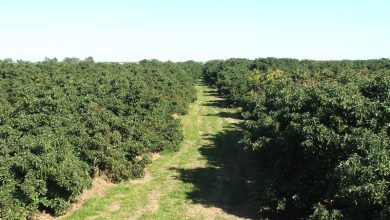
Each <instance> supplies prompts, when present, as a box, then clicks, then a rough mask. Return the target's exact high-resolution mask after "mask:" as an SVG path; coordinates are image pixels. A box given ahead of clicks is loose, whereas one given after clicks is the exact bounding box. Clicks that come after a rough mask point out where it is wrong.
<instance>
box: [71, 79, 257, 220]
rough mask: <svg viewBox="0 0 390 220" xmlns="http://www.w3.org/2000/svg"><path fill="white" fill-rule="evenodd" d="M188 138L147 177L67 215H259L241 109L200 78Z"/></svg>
mask: <svg viewBox="0 0 390 220" xmlns="http://www.w3.org/2000/svg"><path fill="white" fill-rule="evenodd" d="M197 89H198V100H197V101H196V102H195V103H193V104H192V105H191V106H190V109H189V112H188V114H187V115H185V116H180V117H179V119H178V120H181V122H182V124H183V132H184V141H183V143H182V146H181V149H180V151H178V152H174V153H163V154H162V155H161V156H160V157H158V158H157V159H156V160H154V161H153V163H152V164H150V165H149V166H148V168H147V177H146V179H147V180H139V181H137V180H135V181H129V182H126V183H121V184H117V185H113V186H110V188H109V189H108V190H107V192H106V193H105V195H104V196H96V197H92V198H90V199H88V200H86V202H85V203H84V204H83V205H82V207H80V208H79V209H78V210H76V211H75V212H74V213H73V214H71V215H68V216H67V217H66V218H65V219H253V218H256V212H254V211H253V210H256V206H257V204H256V202H255V201H256V200H255V199H253V198H256V195H255V192H256V190H255V186H256V184H255V180H254V179H253V178H252V176H253V168H252V167H254V165H253V164H251V162H250V161H251V160H250V158H249V156H248V154H247V153H246V152H244V151H243V149H242V146H240V145H239V144H238V143H237V142H238V140H239V139H240V138H241V132H240V129H239V122H240V121H239V120H238V119H237V109H232V108H227V106H226V103H225V101H224V100H223V99H221V98H219V97H218V96H217V94H216V93H215V90H213V89H211V88H209V87H207V86H206V85H203V84H200V85H199V86H197Z"/></svg>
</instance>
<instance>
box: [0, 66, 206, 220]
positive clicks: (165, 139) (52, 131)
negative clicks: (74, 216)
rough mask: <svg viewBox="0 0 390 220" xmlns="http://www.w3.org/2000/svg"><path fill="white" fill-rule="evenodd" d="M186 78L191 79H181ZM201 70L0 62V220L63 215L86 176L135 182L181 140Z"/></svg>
mask: <svg viewBox="0 0 390 220" xmlns="http://www.w3.org/2000/svg"><path fill="white" fill-rule="evenodd" d="M189 70H191V71H189ZM201 71H202V65H201V64H199V63H195V62H191V61H189V62H185V63H178V64H175V63H171V62H167V63H162V62H158V61H154V60H152V61H147V60H144V61H141V62H139V63H138V64H115V63H94V62H93V60H86V61H79V60H78V59H69V60H65V61H64V62H57V61H56V60H47V61H44V62H39V63H29V62H23V61H18V62H17V63H14V62H10V61H8V60H5V61H0V103H1V104H0V164H1V166H0V219H25V218H26V217H29V216H31V214H32V213H35V212H37V211H38V210H46V211H49V212H51V213H53V214H55V215H59V214H62V213H64V212H65V211H66V210H67V208H68V207H69V202H70V201H72V200H73V199H74V198H75V196H77V195H78V194H79V193H80V192H81V191H82V190H83V189H85V188H87V187H89V186H90V184H91V177H93V176H94V175H100V174H105V175H107V176H108V177H109V178H110V179H111V180H112V181H121V180H125V179H128V178H133V177H139V176H142V175H143V169H144V166H145V164H146V163H147V162H148V158H147V156H146V154H147V153H148V152H157V151H161V150H164V149H169V150H175V149H177V148H178V146H179V142H180V141H181V140H182V132H181V125H180V123H179V121H177V120H175V119H174V118H173V117H172V115H173V114H177V113H178V114H183V113H185V112H186V109H187V105H188V104H189V103H190V102H192V101H194V100H195V98H196V97H195V95H196V92H195V87H194V85H195V83H196V81H197V77H198V76H199V75H200V74H201Z"/></svg>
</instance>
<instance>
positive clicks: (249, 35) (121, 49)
mask: <svg viewBox="0 0 390 220" xmlns="http://www.w3.org/2000/svg"><path fill="white" fill-rule="evenodd" d="M0 25H1V26H0V28H1V31H0V59H3V58H12V59H14V60H17V59H23V60H31V61H37V60H43V59H44V58H45V57H49V58H53V57H57V58H58V59H63V58H64V57H79V58H85V57H87V56H93V57H94V58H95V60H97V61H138V60H140V59H145V58H147V59H151V58H156V59H160V60H173V61H181V60H188V59H193V60H197V61H206V60H210V59H217V58H218V59H225V58H230V57H243V58H256V57H270V56H272V57H290V58H298V59H322V60H323V59H370V58H381V57H384V58H390V1H389V0H321V1H319V0H294V1H293V0H291V1H287V0H286V1H282V0H267V1H262V0H236V1H229V0H160V1H157V0H142V1H141V0H140V1H131V0H128V1H125V0H123V1H120V0H107V1H99V0H93V1H90V0H87V1H83V0H77V1H76V0H67V1H55V0H51V1H48V0H36V1H21V0H12V1H11V0H8V1H1V2H0Z"/></svg>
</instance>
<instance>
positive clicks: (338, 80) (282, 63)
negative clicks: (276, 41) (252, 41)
mask: <svg viewBox="0 0 390 220" xmlns="http://www.w3.org/2000/svg"><path fill="white" fill-rule="evenodd" d="M204 76H205V78H206V79H207V80H208V81H209V82H211V83H212V84H214V85H216V86H217V87H218V89H219V91H220V92H221V93H222V94H223V95H225V96H226V97H227V98H228V100H230V101H231V102H232V103H235V104H236V105H239V106H241V107H242V108H243V113H242V116H243V118H244V120H245V123H244V130H245V131H244V132H245V138H244V139H243V140H242V142H243V143H245V144H246V146H247V147H249V148H251V149H253V150H254V153H256V158H258V161H259V176H260V178H259V179H260V181H259V184H261V188H262V192H260V198H259V199H260V203H261V207H259V211H260V212H261V214H262V215H263V216H264V217H268V218H278V219H279V218H282V219H299V218H304V219H307V218H311V219H389V218H390V137H389V135H390V60H387V59H381V60H367V61H308V60H303V61H298V60H293V59H275V58H266V59H256V60H254V61H250V60H244V59H230V60H227V61H220V60H215V61H210V62H208V63H206V64H205V67H204Z"/></svg>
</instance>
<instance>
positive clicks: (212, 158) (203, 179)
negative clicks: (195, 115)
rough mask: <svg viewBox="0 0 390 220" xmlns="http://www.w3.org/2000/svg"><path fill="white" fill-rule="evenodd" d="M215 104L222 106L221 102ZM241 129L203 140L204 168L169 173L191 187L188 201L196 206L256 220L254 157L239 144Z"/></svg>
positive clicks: (232, 126) (237, 126)
mask: <svg viewBox="0 0 390 220" xmlns="http://www.w3.org/2000/svg"><path fill="white" fill-rule="evenodd" d="M221 102H223V100H222V101H221ZM215 103H216V104H217V103H218V106H219V107H220V106H221V103H220V101H218V102H215ZM222 104H223V103H222ZM207 117H220V118H226V117H229V118H231V117H234V118H237V117H238V115H237V114H235V115H234V114H233V113H227V112H221V113H218V114H215V115H206V120H207ZM240 126H241V125H240V124H238V123H235V124H229V125H228V126H227V127H225V128H224V129H223V131H221V132H219V133H217V134H211V135H205V136H202V138H203V140H204V144H203V145H202V146H201V147H200V148H199V151H200V153H201V155H202V156H203V157H204V158H205V159H206V160H207V166H206V167H197V168H171V169H173V170H175V171H177V172H178V173H179V176H178V178H179V179H180V180H181V181H183V182H185V183H191V184H193V185H194V190H193V191H191V192H189V193H187V198H188V199H190V200H192V201H193V202H194V203H195V204H201V205H203V206H206V207H218V208H221V209H222V210H224V211H225V212H226V213H228V214H231V215H235V216H237V217H242V218H250V219H258V218H259V215H258V212H257V210H258V209H259V204H258V201H257V198H258V196H257V192H258V191H259V190H258V188H257V187H258V184H257V182H258V180H256V176H257V175H256V173H257V172H256V167H257V165H256V162H255V160H254V158H253V154H252V153H251V152H249V150H245V149H244V147H243V145H242V144H240V143H239V141H240V140H241V138H242V136H243V134H242V129H241V127H240Z"/></svg>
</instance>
